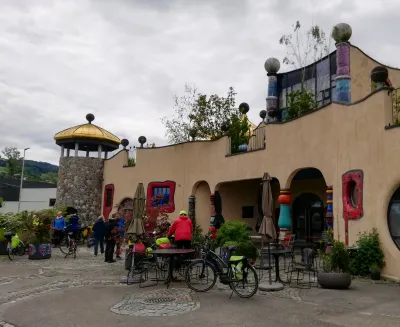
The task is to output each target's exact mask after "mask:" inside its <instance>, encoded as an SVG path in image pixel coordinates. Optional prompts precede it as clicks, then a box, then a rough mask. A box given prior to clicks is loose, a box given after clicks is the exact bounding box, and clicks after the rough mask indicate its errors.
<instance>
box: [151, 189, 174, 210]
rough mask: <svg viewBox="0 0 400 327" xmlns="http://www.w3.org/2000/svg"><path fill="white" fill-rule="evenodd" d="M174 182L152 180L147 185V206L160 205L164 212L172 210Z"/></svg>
mask: <svg viewBox="0 0 400 327" xmlns="http://www.w3.org/2000/svg"><path fill="white" fill-rule="evenodd" d="M175 185H176V184H175V182H172V181H166V182H152V183H149V185H148V186H147V208H152V207H153V208H154V207H160V208H161V209H162V210H163V211H164V212H168V213H171V212H174V211H175V203H174V194H175Z"/></svg>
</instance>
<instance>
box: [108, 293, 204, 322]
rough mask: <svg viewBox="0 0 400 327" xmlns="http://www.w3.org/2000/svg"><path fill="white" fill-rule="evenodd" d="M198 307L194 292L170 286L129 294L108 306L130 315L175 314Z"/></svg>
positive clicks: (156, 315) (157, 315) (113, 310)
mask: <svg viewBox="0 0 400 327" xmlns="http://www.w3.org/2000/svg"><path fill="white" fill-rule="evenodd" d="M199 308H200V302H199V300H198V298H197V295H196V293H194V292H191V291H190V290H188V289H181V288H170V289H157V290H153V291H148V292H143V293H138V294H131V295H127V296H125V297H124V299H123V300H122V301H121V302H119V303H117V304H116V305H114V306H113V307H112V308H110V310H111V312H114V313H116V314H121V315H131V316H147V317H160V316H177V315H181V314H185V313H188V312H191V311H195V310H197V309H199Z"/></svg>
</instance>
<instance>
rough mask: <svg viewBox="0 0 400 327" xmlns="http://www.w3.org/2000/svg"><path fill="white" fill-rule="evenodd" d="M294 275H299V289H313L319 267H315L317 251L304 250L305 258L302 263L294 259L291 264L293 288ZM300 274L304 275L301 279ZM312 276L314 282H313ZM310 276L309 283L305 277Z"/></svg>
mask: <svg viewBox="0 0 400 327" xmlns="http://www.w3.org/2000/svg"><path fill="white" fill-rule="evenodd" d="M293 273H297V278H296V279H295V280H296V286H297V287H299V288H311V286H312V284H313V282H315V280H316V273H317V267H316V266H315V251H314V250H313V249H311V248H305V249H304V250H303V257H302V259H301V261H300V262H297V261H296V257H293V260H292V262H291V263H290V264H289V271H288V274H289V286H292V278H293ZM300 273H301V274H302V276H301V278H300ZM311 274H313V276H314V280H313V281H311ZM306 275H308V281H305V276H306Z"/></svg>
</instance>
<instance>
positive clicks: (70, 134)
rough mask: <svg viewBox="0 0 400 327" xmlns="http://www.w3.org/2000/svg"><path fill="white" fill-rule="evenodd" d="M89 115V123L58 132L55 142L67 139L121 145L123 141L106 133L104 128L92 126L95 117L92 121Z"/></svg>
mask: <svg viewBox="0 0 400 327" xmlns="http://www.w3.org/2000/svg"><path fill="white" fill-rule="evenodd" d="M89 115H90V114H89ZM89 115H87V116H86V118H87V119H88V121H89V123H87V124H82V125H78V126H75V127H70V128H67V129H64V130H63V131H61V132H58V133H57V134H56V135H54V140H56V141H59V140H66V139H92V140H98V141H106V142H112V143H117V144H118V145H119V144H120V143H121V140H120V139H119V138H118V137H116V136H115V135H114V134H112V133H110V132H108V131H106V130H105V129H104V128H101V127H99V126H97V125H94V124H92V123H91V122H92V121H93V120H94V116H93V115H92V116H93V119H92V118H91V117H90V116H89ZM88 117H89V118H88Z"/></svg>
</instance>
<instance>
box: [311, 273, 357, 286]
mask: <svg viewBox="0 0 400 327" xmlns="http://www.w3.org/2000/svg"><path fill="white" fill-rule="evenodd" d="M318 284H319V285H320V286H321V287H322V288H327V289H331V290H347V289H348V288H349V286H350V284H351V275H350V274H349V273H333V272H332V273H326V272H320V273H318Z"/></svg>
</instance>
